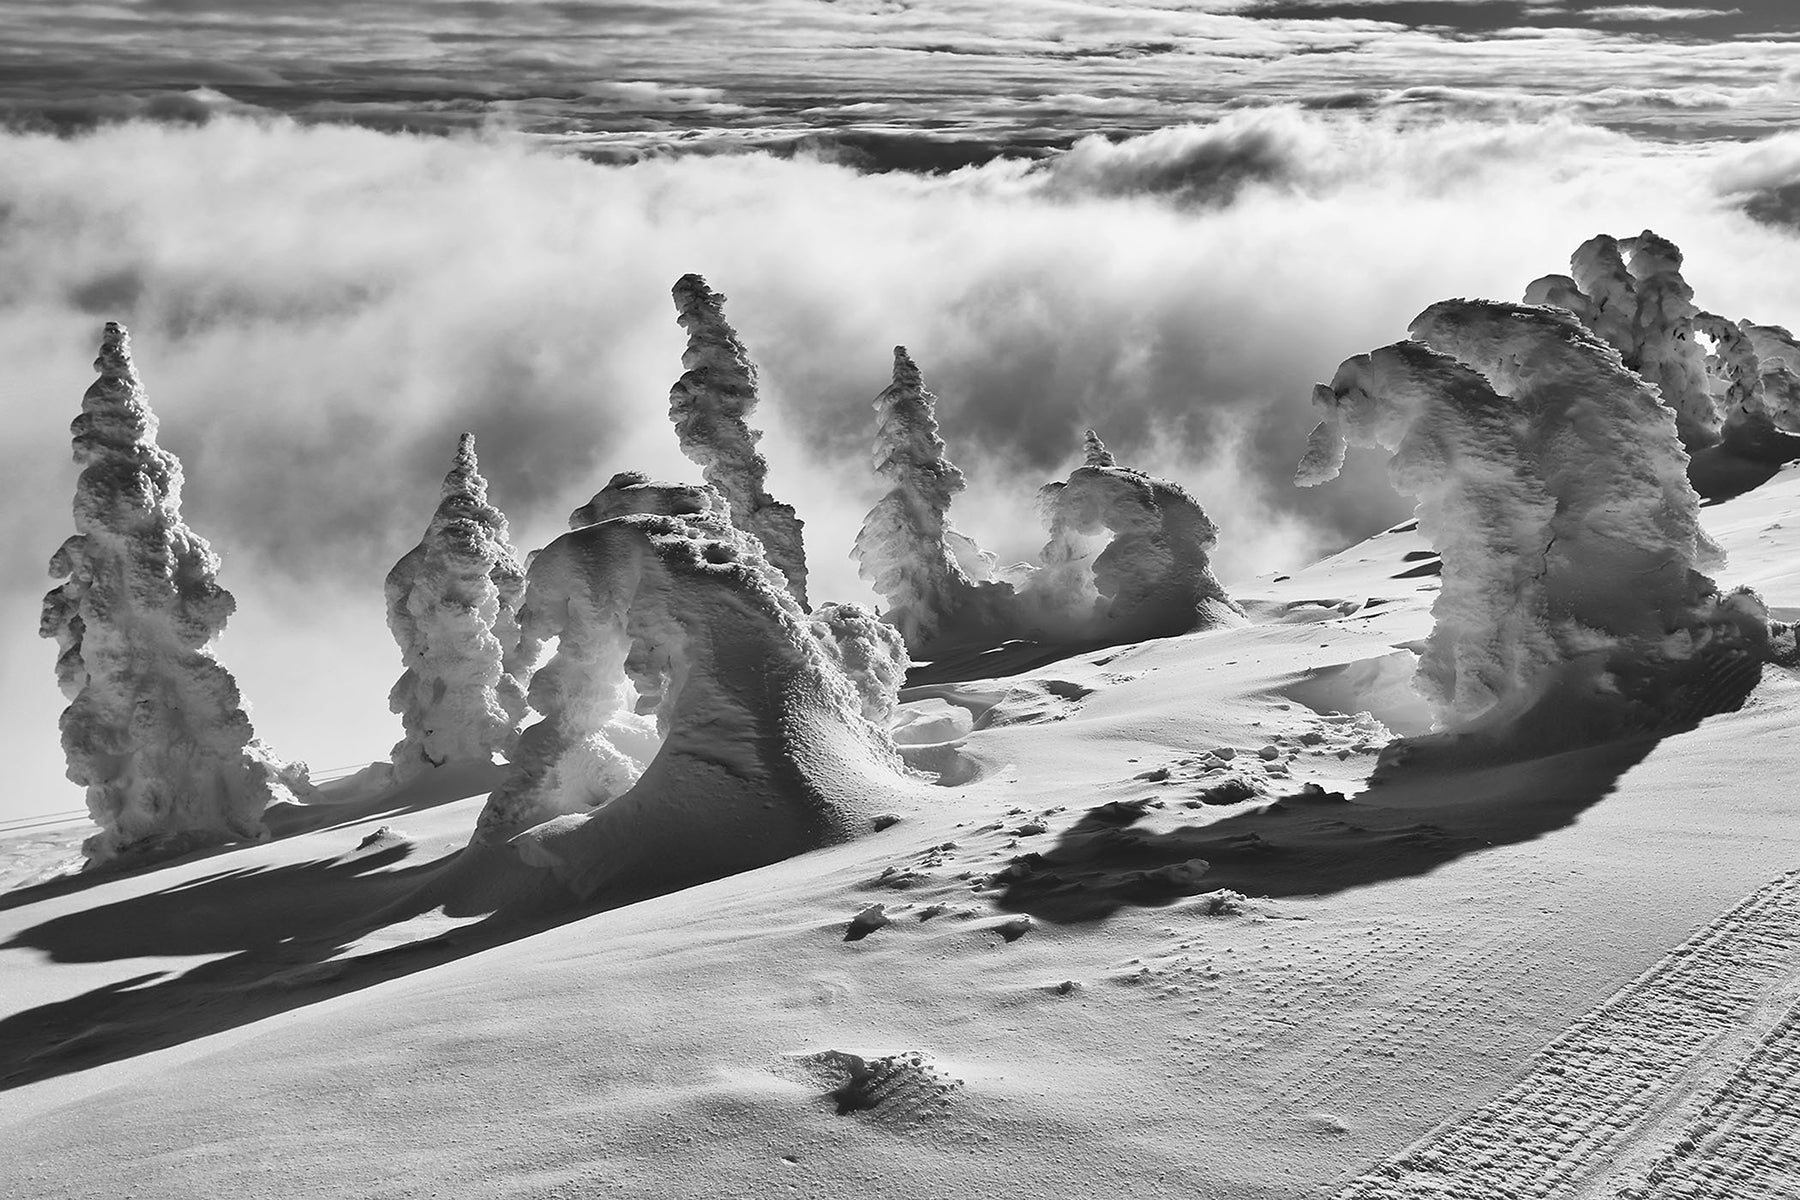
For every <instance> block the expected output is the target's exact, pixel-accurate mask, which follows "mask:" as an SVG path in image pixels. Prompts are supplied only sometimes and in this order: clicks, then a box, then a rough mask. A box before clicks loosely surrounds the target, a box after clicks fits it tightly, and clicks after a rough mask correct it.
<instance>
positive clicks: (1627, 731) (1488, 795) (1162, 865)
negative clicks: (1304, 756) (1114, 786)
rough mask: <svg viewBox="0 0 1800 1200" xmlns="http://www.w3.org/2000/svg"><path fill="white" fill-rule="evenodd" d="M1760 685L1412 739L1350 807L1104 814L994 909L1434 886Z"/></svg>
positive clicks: (1014, 873) (1311, 790)
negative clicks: (1226, 892)
mask: <svg viewBox="0 0 1800 1200" xmlns="http://www.w3.org/2000/svg"><path fill="white" fill-rule="evenodd" d="M1761 676H1762V663H1761V662H1760V661H1754V660H1748V659H1746V658H1742V657H1735V656H1734V657H1731V658H1727V659H1721V660H1719V661H1716V662H1714V663H1712V664H1709V665H1707V666H1706V667H1705V668H1704V669H1702V670H1701V671H1699V672H1697V674H1696V676H1695V677H1693V678H1689V679H1687V680H1685V681H1684V682H1685V683H1686V684H1687V685H1688V686H1686V687H1685V688H1683V689H1682V690H1681V691H1680V692H1679V694H1678V696H1677V698H1676V699H1675V701H1674V702H1673V703H1672V704H1670V705H1669V706H1668V707H1667V708H1666V709H1665V710H1664V711H1663V712H1662V714H1661V716H1660V717H1659V718H1658V719H1657V720H1655V721H1654V722H1639V724H1638V727H1637V728H1630V727H1625V726H1620V725H1610V726H1604V725H1603V726H1602V727H1601V728H1594V727H1585V728H1584V727H1583V724H1582V721H1583V717H1584V714H1582V713H1580V712H1569V711H1568V710H1566V709H1563V710H1558V709H1555V708H1547V709H1545V710H1543V711H1541V712H1539V713H1536V714H1527V717H1526V719H1523V720H1521V721H1519V722H1518V723H1517V724H1515V725H1513V726H1512V727H1511V728H1510V730H1509V740H1501V741H1496V740H1492V739H1488V738H1484V737H1481V736H1467V735H1441V734H1440V735H1430V736H1426V737H1421V738H1416V739H1409V738H1402V739H1399V740H1398V741H1396V742H1394V743H1393V744H1392V745H1390V746H1389V748H1388V750H1386V751H1384V752H1383V755H1382V760H1381V763H1380V765H1379V766H1378V767H1377V770H1376V772H1375V774H1374V776H1373V777H1372V778H1371V780H1370V783H1369V785H1368V786H1367V787H1366V788H1365V789H1364V790H1363V791H1362V792H1361V793H1360V794H1358V795H1356V796H1354V797H1346V796H1344V795H1342V794H1340V793H1337V792H1326V791H1324V790H1322V789H1320V788H1318V787H1316V786H1312V785H1309V786H1307V787H1305V788H1303V789H1302V790H1300V791H1299V792H1297V793H1295V794H1293V795H1289V796H1284V797H1282V798H1280V799H1278V800H1274V801H1262V802H1255V803H1250V804H1246V805H1245V806H1243V808H1242V810H1241V811H1238V812H1233V813H1232V814H1230V815H1228V816H1226V817H1224V818H1223V819H1222V820H1218V821H1215V822H1212V823H1209V824H1205V825H1188V826H1182V827H1180V828H1176V829H1172V830H1167V831H1162V832H1158V831H1155V830H1154V829H1150V828H1141V827H1140V826H1142V825H1145V824H1147V823H1148V822H1147V820H1146V819H1147V818H1148V817H1150V815H1151V814H1152V812H1153V811H1154V810H1155V809H1158V808H1162V807H1163V805H1162V803H1161V802H1160V801H1157V800H1154V799H1145V800H1139V801H1132V802H1114V803H1110V804H1104V805H1101V806H1099V807H1098V808H1095V809H1092V810H1090V811H1089V812H1088V813H1087V814H1086V815H1085V816H1084V817H1083V818H1082V819H1081V820H1080V821H1079V822H1077V823H1076V824H1075V825H1074V826H1073V827H1072V828H1070V829H1069V830H1068V831H1067V832H1065V833H1064V834H1063V835H1062V837H1061V838H1060V839H1059V840H1058V842H1057V843H1056V845H1055V846H1053V847H1052V848H1051V849H1049V850H1047V851H1044V852H1042V853H1034V854H1026V855H1023V856H1021V857H1020V858H1018V859H1015V860H1014V861H1013V863H1012V864H1011V866H1009V867H1008V868H1007V869H1006V870H1005V871H1003V872H1002V873H1001V875H1000V877H999V878H998V879H997V880H996V882H999V883H1001V884H1002V888H1003V890H1002V891H1001V892H1000V893H999V895H998V897H997V901H996V902H997V904H998V905H999V907H1001V908H1003V909H1007V910H1009V911H1014V912H1025V913H1029V914H1031V915H1032V916H1035V917H1038V918H1040V919H1043V920H1048V921H1052V922H1060V923H1072V922H1082V921H1096V920H1100V919H1103V918H1105V917H1108V916H1110V915H1111V914H1113V913H1115V912H1117V911H1118V910H1119V909H1121V908H1127V907H1140V906H1160V905H1166V904H1170V903H1173V902H1175V901H1177V900H1180V899H1182V898H1183V897H1186V896H1194V895H1200V894H1203V893H1206V892H1212V891H1216V890H1218V889H1221V888H1229V889H1231V890H1233V891H1238V892H1242V893H1244V894H1246V895H1252V896H1267V897H1273V898H1279V897H1295V896H1317V895H1328V894H1331V893H1335V892H1340V891H1344V890H1346V889H1348V888H1354V887H1363V886H1367V885H1369V884H1376V883H1383V882H1386V881H1388V880H1391V879H1399V878H1405V877H1408V876H1415V875H1423V874H1426V873H1428V872H1430V871H1433V870H1436V869H1437V868H1439V867H1441V866H1444V865H1445V864H1447V863H1450V862H1453V861H1455V860H1456V859H1458V858H1461V857H1462V856H1464V855H1466V854H1470V853H1474V852H1476V851H1480V850H1485V849H1489V848H1491V847H1495V846H1505V845H1512V844H1515V843H1519V842H1526V841H1530V840H1532V839H1535V838H1539V837H1542V836H1544V835H1545V834H1548V833H1551V832H1553V831H1555V830H1558V829H1562V828H1564V827H1566V826H1568V825H1571V824H1573V823H1574V822H1575V820H1576V819H1577V818H1578V817H1579V816H1580V815H1581V814H1582V813H1583V812H1584V811H1586V810H1587V809H1589V808H1591V807H1592V806H1593V805H1594V804H1596V803H1598V802H1599V801H1600V800H1601V799H1603V798H1604V797H1605V796H1607V795H1608V794H1610V793H1611V792H1612V791H1614V790H1615V788H1616V787H1617V785H1618V781H1619V780H1620V779H1621V778H1623V777H1624V775H1625V774H1626V772H1628V771H1630V770H1631V768H1633V767H1635V766H1636V765H1637V764H1638V763H1640V762H1642V761H1643V760H1644V759H1645V758H1646V757H1647V756H1648V755H1649V754H1650V752H1651V751H1652V750H1654V749H1655V748H1656V746H1657V744H1658V743H1659V742H1660V741H1661V740H1662V739H1663V738H1665V737H1668V736H1671V735H1674V734H1678V733H1682V732H1685V731H1688V730H1691V729H1693V728H1695V727H1696V726H1698V724H1699V722H1700V721H1701V720H1702V719H1703V718H1705V717H1707V716H1712V715H1715V714H1718V713H1725V712H1734V711H1736V710H1737V709H1739V708H1741V707H1742V706H1743V704H1744V702H1745V701H1746V700H1747V699H1748V698H1749V696H1750V693H1751V691H1752V690H1754V688H1755V687H1756V684H1757V683H1758V682H1759V681H1760V680H1761ZM1585 715H1586V717H1588V718H1590V719H1591V718H1593V715H1594V714H1592V713H1589V714H1585ZM1601 734H1604V735H1606V736H1601ZM1557 737H1563V738H1566V739H1568V740H1565V741H1563V742H1561V744H1563V745H1568V744H1570V743H1571V742H1575V743H1576V744H1578V745H1579V746H1580V748H1577V749H1569V750H1565V751H1563V752H1561V753H1542V752H1541V751H1540V752H1539V753H1537V754H1536V756H1533V754H1532V752H1531V751H1530V750H1529V749H1526V747H1529V746H1532V745H1534V744H1535V745H1538V746H1543V745H1544V744H1545V742H1546V741H1547V740H1549V739H1554V738H1557Z"/></svg>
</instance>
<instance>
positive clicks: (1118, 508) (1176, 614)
mask: <svg viewBox="0 0 1800 1200" xmlns="http://www.w3.org/2000/svg"><path fill="white" fill-rule="evenodd" d="M1082 453H1083V463H1082V465H1081V466H1079V467H1077V468H1075V470H1074V471H1073V472H1072V473H1071V474H1070V475H1069V478H1068V479H1067V480H1066V481H1064V482H1060V483H1052V484H1048V485H1046V486H1045V487H1044V488H1043V489H1042V490H1041V491H1040V492H1039V493H1038V504H1039V508H1040V509H1041V510H1042V512H1043V516H1044V523H1045V525H1046V527H1047V528H1048V529H1049V531H1050V540H1049V541H1048V542H1047V543H1045V545H1044V549H1043V552H1042V554H1041V555H1040V561H1041V563H1042V567H1041V568H1040V569H1039V570H1038V571H1036V572H1034V573H1033V574H1032V575H1031V576H1030V577H1029V578H1028V579H1027V580H1026V581H1025V583H1024V585H1023V587H1022V588H1021V590H1020V595H1019V607H1020V610H1021V612H1022V613H1023V615H1024V620H1025V622H1026V624H1027V625H1028V627H1030V628H1031V629H1032V630H1033V632H1034V634H1035V636H1037V637H1039V638H1040V639H1043V640H1048V641H1077V642H1085V641H1102V642H1104V641H1115V642H1116V641H1124V640H1136V639H1140V638H1150V637H1170V636H1173V635H1176V634H1181V633H1187V632H1189V631H1190V630H1193V629H1199V628H1206V627H1208V626H1212V625H1217V624H1220V623H1222V622H1226V621H1233V620H1236V619H1238V609H1237V606H1236V605H1234V604H1233V603H1232V602H1231V599H1230V598H1229V597H1228V596H1226V594H1225V589H1224V588H1223V587H1221V586H1220V585H1219V581H1218V580H1217V579H1216V578H1214V576H1213V573H1212V567H1211V562H1210V557H1211V554H1212V551H1213V549H1214V548H1215V547H1216V546H1217V545H1218V539H1219V530H1218V526H1216V525H1214V524H1213V523H1212V521H1211V520H1209V519H1208V518H1207V516H1206V512H1205V510H1203V509H1202V508H1201V507H1200V505H1199V503H1198V502H1197V501H1196V500H1195V499H1194V498H1193V497H1192V496H1190V495H1189V494H1188V493H1187V492H1186V490H1184V489H1183V488H1181V487H1180V486H1179V485H1177V484H1175V483H1172V482H1170V481H1169V480H1166V479H1157V478H1155V477H1153V476H1150V475H1147V474H1145V473H1144V472H1142V471H1138V470H1134V469H1132V468H1130V467H1121V466H1119V465H1117V461H1116V459H1115V458H1114V457H1113V455H1112V453H1111V452H1110V451H1109V450H1107V448H1106V444H1105V443H1104V442H1102V441H1101V440H1100V438H1099V436H1098V435H1097V434H1096V433H1095V432H1094V431H1093V430H1091V429H1090V430H1088V431H1087V433H1086V435H1085V437H1084V439H1083V445H1082ZM1100 537H1107V538H1108V539H1109V540H1108V541H1107V542H1106V544H1105V546H1104V547H1103V548H1101V549H1100V550H1099V551H1098V552H1097V553H1095V552H1093V551H1092V549H1091V547H1092V545H1093V543H1094V542H1095V540H1097V539H1098V538H1100Z"/></svg>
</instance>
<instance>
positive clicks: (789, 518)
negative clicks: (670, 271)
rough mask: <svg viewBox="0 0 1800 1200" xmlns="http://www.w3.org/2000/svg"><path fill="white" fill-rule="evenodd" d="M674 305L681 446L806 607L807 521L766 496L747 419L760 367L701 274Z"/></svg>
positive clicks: (685, 284)
mask: <svg viewBox="0 0 1800 1200" xmlns="http://www.w3.org/2000/svg"><path fill="white" fill-rule="evenodd" d="M673 294H674V297H675V311H676V315H677V319H678V321H679V322H680V324H681V327H682V329H684V330H686V331H687V335H688V344H687V350H686V351H685V352H684V353H683V354H682V356H681V365H682V367H683V368H684V369H685V374H683V375H682V377H681V378H680V379H679V380H677V381H676V383H675V386H674V387H673V388H671V389H670V390H669V418H670V419H671V420H672V421H674V422H675V434H676V437H677V438H678V439H679V440H680V442H681V452H682V453H683V454H686V455H687V456H688V457H689V458H691V459H692V460H694V462H696V463H698V464H699V466H700V470H701V474H702V476H703V477H704V478H705V479H706V482H707V483H709V484H711V485H712V486H713V487H715V488H717V489H718V490H719V492H720V494H721V495H723V496H724V497H725V499H726V501H727V503H729V504H730V506H731V520H732V523H733V524H734V525H736V526H737V527H738V528H739V529H741V530H743V531H744V532H745V533H748V534H751V535H752V536H754V537H756V538H757V539H758V540H760V541H761V542H762V544H763V550H764V552H765V553H766V554H767V556H768V560H769V561H770V562H771V563H773V564H774V565H775V566H776V567H777V568H778V569H779V570H780V571H781V573H782V574H783V575H784V576H785V577H786V578H787V581H788V588H789V590H791V591H792V592H793V593H794V596H795V598H796V599H798V600H799V601H800V604H801V607H802V608H804V607H805V606H806V545H805V542H804V540H803V538H802V535H801V530H802V526H803V522H802V521H801V520H800V518H799V517H798V516H796V515H795V513H794V509H793V506H792V505H788V504H783V503H781V502H780V501H778V500H776V499H775V498H774V497H773V496H771V495H769V492H768V488H767V487H766V482H767V478H768V473H769V464H768V461H767V460H766V459H764V458H763V456H762V454H761V453H760V452H758V450H757V449H756V443H757V442H758V441H760V440H761V439H762V433H761V431H760V430H755V429H752V428H750V426H749V425H748V424H747V423H746V420H747V418H748V417H749V415H750V412H751V410H753V409H754V408H755V407H756V405H757V402H758V400H759V396H758V394H757V388H756V365H755V364H754V363H752V362H751V361H750V356H749V355H748V354H747V353H746V352H745V350H744V344H743V343H742V342H741V341H739V340H738V335H737V331H736V330H734V329H733V328H732V327H731V324H730V323H729V322H728V321H726V320H725V297H724V296H722V295H720V294H719V293H717V292H715V291H713V290H712V289H711V288H710V287H708V286H707V285H706V280H704V279H702V278H701V277H700V276H698V275H683V276H682V277H681V278H680V279H679V280H677V281H676V283H675V288H674V292H673Z"/></svg>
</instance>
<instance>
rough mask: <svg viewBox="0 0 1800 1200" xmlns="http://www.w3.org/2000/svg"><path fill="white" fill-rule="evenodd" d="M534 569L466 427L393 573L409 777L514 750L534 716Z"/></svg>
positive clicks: (397, 699)
mask: <svg viewBox="0 0 1800 1200" xmlns="http://www.w3.org/2000/svg"><path fill="white" fill-rule="evenodd" d="M524 591H525V572H524V568H523V567H521V566H520V565H519V558H518V555H517V554H516V553H515V552H514V551H513V548H512V545H511V543H510V542H509V541H508V540H507V526H506V517H505V516H504V515H502V514H501V512H500V510H499V509H497V508H495V507H494V506H493V505H492V504H490V503H488V496H487V481H486V480H485V479H483V478H482V477H481V470H480V463H479V462H478V460H477V459H476V457H475V435H474V434H469V433H465V434H463V435H462V438H461V440H460V441H459V442H458V443H457V447H456V458H455V460H454V462H453V463H452V465H451V468H450V473H449V474H448V475H446V476H445V477H444V488H443V499H442V500H440V501H439V503H438V506H437V511H436V512H435V513H433V514H432V517H431V524H430V525H429V526H428V527H427V528H426V530H425V536H424V538H423V539H422V540H421V541H420V542H419V544H418V545H417V546H415V547H413V548H412V549H411V550H409V551H407V553H406V555H405V556H404V557H402V558H401V559H400V561H399V562H398V563H395V564H394V569H393V570H391V571H389V572H388V576H387V618H388V628H389V629H390V630H391V631H392V632H393V635H394V640H395V641H397V642H399V643H400V652H401V657H402V658H403V660H404V661H405V663H406V671H405V673H404V674H402V675H401V676H400V678H399V680H398V681H397V682H396V683H395V684H394V687H393V691H391V692H390V693H389V694H388V707H389V708H390V709H391V710H392V711H394V712H396V713H398V714H399V715H400V720H401V724H402V726H403V727H404V728H405V730H406V736H405V738H403V739H402V740H401V741H400V742H399V743H398V744H396V745H395V746H394V749H393V752H392V754H391V758H392V760H393V763H394V769H395V774H396V776H397V777H398V778H399V779H400V780H401V781H405V780H408V779H412V778H414V777H416V776H418V775H420V774H422V773H423V772H425V771H428V770H431V769H432V768H434V767H440V766H443V765H444V764H445V763H447V762H451V761H467V760H479V761H486V760H488V759H490V758H491V757H492V756H493V755H495V754H505V753H507V752H509V751H510V750H511V748H512V743H513V741H514V740H515V738H516V737H517V733H518V727H519V722H520V721H521V720H523V719H524V717H525V684H526V681H527V680H528V678H529V675H530V665H531V664H530V663H528V662H527V663H522V662H519V661H517V657H516V652H517V648H518V644H519V615H518V613H519V602H520V598H521V597H522V596H523V594H524Z"/></svg>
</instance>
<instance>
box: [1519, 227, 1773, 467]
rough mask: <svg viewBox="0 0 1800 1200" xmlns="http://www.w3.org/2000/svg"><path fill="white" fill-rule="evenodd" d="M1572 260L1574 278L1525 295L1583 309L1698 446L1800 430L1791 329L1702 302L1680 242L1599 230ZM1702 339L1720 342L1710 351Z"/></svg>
mask: <svg viewBox="0 0 1800 1200" xmlns="http://www.w3.org/2000/svg"><path fill="white" fill-rule="evenodd" d="M1627 256H1629V257H1627ZM1569 262H1570V271H1571V274H1570V275H1546V276H1544V277H1543V278H1541V279H1537V280H1534V281H1533V282H1532V283H1531V284H1530V286H1529V287H1527V288H1526V290H1525V302H1526V303H1527V304H1547V305H1554V306H1556V307H1558V308H1564V309H1567V310H1569V311H1570V312H1572V313H1574V314H1575V316H1576V319H1577V320H1579V321H1580V322H1581V323H1582V324H1583V325H1585V326H1587V328H1588V329H1590V330H1592V331H1593V332H1594V333H1595V334H1597V335H1598V336H1599V337H1600V339H1601V340H1602V341H1605V342H1606V343H1607V344H1609V345H1611V346H1612V347H1613V348H1614V349H1615V350H1617V351H1618V352H1619V354H1620V357H1621V358H1622V360H1623V362H1624V365H1625V366H1626V367H1627V368H1629V369H1630V370H1633V371H1636V372H1637V373H1638V374H1639V375H1641V376H1643V378H1644V380H1645V381H1646V382H1648V383H1651V384H1654V385H1656V388H1657V391H1658V394H1659V395H1660V396H1661V397H1662V401H1663V403H1664V404H1666V405H1668V407H1669V408H1670V409H1671V410H1672V411H1673V412H1674V414H1675V422H1676V428H1677V430H1678V432H1679V434H1680V436H1681V441H1682V444H1683V445H1684V446H1685V447H1687V449H1688V450H1689V451H1697V450H1701V449H1704V448H1706V447H1708V446H1711V445H1714V444H1716V443H1718V442H1720V441H1721V440H1723V441H1724V442H1726V443H1727V444H1728V445H1737V444H1740V443H1742V442H1744V441H1746V440H1749V439H1755V438H1757V437H1758V436H1760V435H1761V434H1762V431H1763V430H1765V429H1768V428H1769V427H1771V426H1772V427H1774V428H1777V429H1781V430H1783V431H1785V432H1789V433H1800V395H1796V387H1795V385H1796V384H1800V378H1797V377H1796V376H1795V375H1794V374H1793V371H1792V368H1791V367H1789V366H1785V365H1784V364H1783V361H1782V359H1783V357H1784V352H1783V350H1782V349H1781V346H1782V342H1783V340H1784V338H1785V334H1786V331H1785V330H1781V329H1779V328H1775V327H1768V326H1754V325H1752V324H1751V323H1750V322H1748V321H1740V322H1733V321H1729V320H1726V319H1725V318H1723V317H1720V316H1718V315H1716V314H1714V313H1709V312H1706V311H1704V310H1703V309H1701V308H1699V307H1698V306H1696V305H1695V303H1694V289H1693V288H1692V287H1690V286H1689V285H1688V282H1687V281H1686V279H1684V278H1683V277H1682V274H1681V266H1682V256H1681V251H1680V250H1679V249H1678V248H1677V247H1676V246H1675V244H1674V243H1673V242H1671V241H1669V240H1668V239H1667V238H1663V237H1659V236H1658V235H1657V234H1655V233H1653V232H1652V231H1650V230H1648V229H1646V230H1645V231H1643V232H1642V233H1640V234H1639V235H1638V236H1636V237H1634V238H1627V239H1625V240H1623V241H1620V240H1619V239H1616V238H1613V237H1610V236H1608V235H1606V234H1600V235H1598V236H1595V237H1592V238H1589V239H1588V240H1587V241H1586V242H1583V243H1582V244H1581V246H1580V247H1578V248H1577V249H1576V251H1575V253H1574V255H1573V256H1572V257H1571V258H1570V260H1569ZM1702 338H1704V339H1706V340H1707V341H1710V342H1711V343H1712V347H1713V348H1712V351H1711V352H1710V353H1709V352H1708V349H1707V346H1706V345H1705V344H1704V343H1703V341H1702ZM1785 340H1786V344H1787V345H1788V346H1790V347H1791V346H1792V340H1791V338H1785ZM1765 359H1773V360H1774V361H1773V362H1772V363H1769V364H1767V365H1765V361H1764V360H1765Z"/></svg>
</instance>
